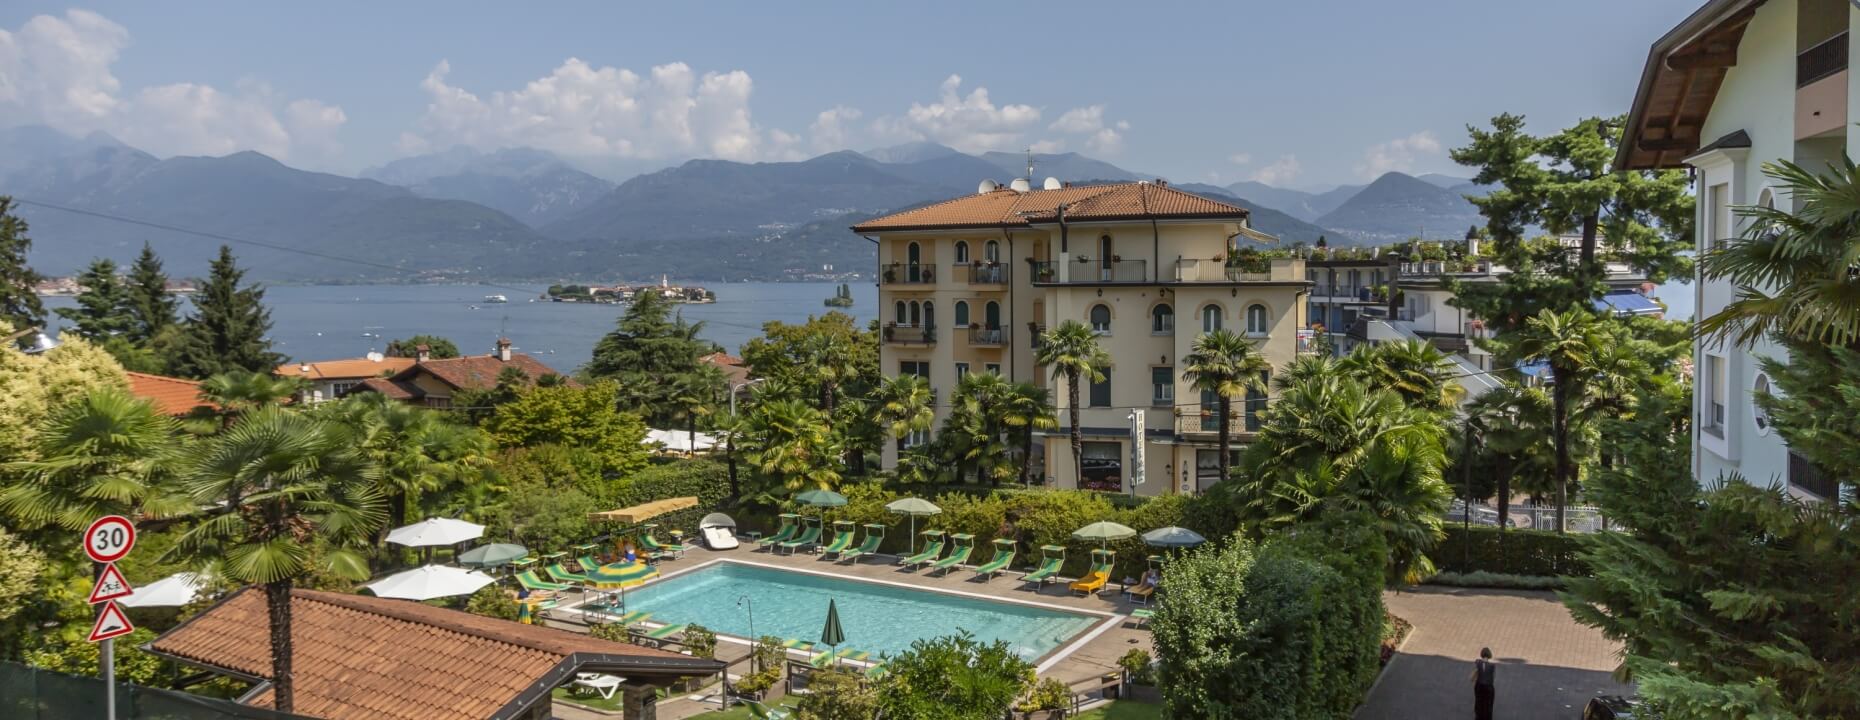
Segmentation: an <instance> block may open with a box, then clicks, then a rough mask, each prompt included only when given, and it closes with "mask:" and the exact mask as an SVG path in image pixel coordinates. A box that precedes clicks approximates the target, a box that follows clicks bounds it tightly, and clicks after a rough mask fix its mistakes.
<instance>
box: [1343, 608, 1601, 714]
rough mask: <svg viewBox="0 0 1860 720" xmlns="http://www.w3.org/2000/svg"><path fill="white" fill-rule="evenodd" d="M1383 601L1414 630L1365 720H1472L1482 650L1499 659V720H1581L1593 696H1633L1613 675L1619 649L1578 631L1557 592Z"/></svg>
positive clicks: (1588, 631) (1365, 706) (1592, 632)
mask: <svg viewBox="0 0 1860 720" xmlns="http://www.w3.org/2000/svg"><path fill="white" fill-rule="evenodd" d="M1386 602H1387V603H1388V608H1389V611H1390V612H1392V613H1394V614H1396V615H1397V616H1399V617H1402V618H1406V619H1407V620H1408V621H1409V622H1411V623H1414V631H1413V633H1411V634H1410V635H1409V636H1408V640H1407V642H1406V643H1405V644H1404V645H1403V646H1402V648H1401V652H1400V653H1399V654H1397V655H1396V657H1395V659H1394V660H1393V661H1391V662H1390V663H1389V665H1388V667H1387V668H1386V669H1384V670H1383V672H1382V678H1381V680H1380V681H1378V682H1377V684H1376V687H1375V688H1374V689H1373V690H1371V691H1370V693H1369V698H1368V700H1367V701H1366V702H1365V703H1364V704H1363V706H1362V707H1361V708H1359V709H1358V710H1357V713H1356V717H1357V718H1358V719H1359V720H1411V719H1412V720H1421V719H1423V718H1426V719H1427V720H1434V719H1435V718H1470V717H1472V716H1473V706H1472V702H1473V692H1472V679H1471V678H1472V661H1473V659H1474V658H1477V657H1478V656H1479V649H1480V648H1482V647H1490V648H1492V655H1493V657H1494V658H1495V659H1496V660H1497V662H1498V673H1497V677H1496V680H1497V685H1498V696H1497V697H1498V700H1497V703H1496V704H1495V705H1494V708H1493V709H1494V713H1493V714H1494V716H1495V717H1498V718H1503V719H1504V720H1538V719H1542V720H1575V719H1576V718H1579V717H1581V716H1582V706H1583V704H1584V703H1587V702H1588V700H1589V698H1591V697H1594V696H1595V695H1597V694H1603V693H1613V694H1625V693H1628V692H1630V689H1629V688H1628V687H1627V686H1624V685H1621V684H1619V683H1616V682H1614V680H1613V679H1612V676H1611V673H1612V671H1613V670H1614V668H1615V667H1616V666H1617V665H1618V664H1620V653H1621V646H1620V644H1619V643H1615V642H1613V641H1610V640H1608V639H1607V638H1604V637H1602V634H1601V633H1600V632H1598V631H1596V630H1595V629H1594V628H1591V627H1587V626H1584V625H1578V624H1576V621H1575V620H1574V619H1572V618H1571V617H1570V616H1569V611H1568V609H1566V608H1564V607H1563V605H1562V603H1560V602H1558V600H1557V598H1556V596H1555V595H1554V594H1553V593H1549V592H1541V591H1514V590H1478V589H1466V588H1436V587H1423V588H1419V589H1415V590H1410V591H1404V592H1400V593H1389V594H1388V595H1387V596H1386Z"/></svg>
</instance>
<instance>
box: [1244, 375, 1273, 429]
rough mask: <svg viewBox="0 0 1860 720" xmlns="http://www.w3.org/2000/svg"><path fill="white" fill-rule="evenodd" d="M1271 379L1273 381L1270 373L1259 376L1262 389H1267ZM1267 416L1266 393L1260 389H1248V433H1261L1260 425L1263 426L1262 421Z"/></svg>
mask: <svg viewBox="0 0 1860 720" xmlns="http://www.w3.org/2000/svg"><path fill="white" fill-rule="evenodd" d="M1270 379H1271V376H1270V374H1269V373H1260V374H1259V384H1260V387H1261V388H1263V387H1265V386H1266V383H1267V382H1269V381H1270ZM1265 416H1266V391H1265V390H1262V389H1258V388H1247V391H1246V431H1247V432H1259V428H1260V425H1261V424H1262V421H1263V419H1264V418H1265Z"/></svg>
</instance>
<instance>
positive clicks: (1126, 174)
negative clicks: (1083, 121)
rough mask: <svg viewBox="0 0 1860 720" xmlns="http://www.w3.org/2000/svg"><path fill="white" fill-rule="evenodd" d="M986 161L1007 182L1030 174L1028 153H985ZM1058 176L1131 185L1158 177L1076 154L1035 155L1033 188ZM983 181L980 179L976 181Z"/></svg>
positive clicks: (983, 156) (1076, 179)
mask: <svg viewBox="0 0 1860 720" xmlns="http://www.w3.org/2000/svg"><path fill="white" fill-rule="evenodd" d="M981 158H982V159H983V160H987V161H988V162H990V163H993V164H994V166H995V167H998V168H1000V169H1001V170H1000V172H1001V173H1002V174H1003V175H1004V176H1005V178H1007V179H1013V178H1017V177H1022V176H1024V175H1026V174H1027V154H1026V153H1011V152H985V153H982V154H981ZM1049 177H1056V178H1059V179H1060V180H1068V181H1073V182H1077V181H1079V180H1081V179H1084V178H1092V179H1097V180H1114V181H1117V182H1129V181H1132V180H1150V179H1154V178H1155V177H1156V176H1155V175H1142V174H1139V173H1134V172H1131V171H1129V170H1125V169H1123V168H1121V167H1118V166H1116V165H1112V164H1110V163H1108V162H1105V161H1103V160H1094V159H1092V158H1088V157H1085V156H1084V155H1080V154H1078V153H1075V152H1069V153H1057V154H1046V153H1034V154H1033V178H1031V179H1032V180H1033V186H1034V187H1039V186H1040V181H1041V180H1043V179H1045V178H1049ZM976 179H977V180H980V179H981V178H976Z"/></svg>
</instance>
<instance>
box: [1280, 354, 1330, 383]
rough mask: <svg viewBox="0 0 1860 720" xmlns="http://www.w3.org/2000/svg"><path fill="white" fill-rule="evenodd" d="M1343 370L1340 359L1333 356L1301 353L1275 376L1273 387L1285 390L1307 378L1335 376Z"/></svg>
mask: <svg viewBox="0 0 1860 720" xmlns="http://www.w3.org/2000/svg"><path fill="white" fill-rule="evenodd" d="M1343 372H1344V370H1343V368H1342V367H1341V365H1340V364H1339V362H1338V360H1337V359H1336V358H1334V357H1332V356H1329V355H1300V356H1298V357H1297V358H1294V359H1293V360H1292V361H1291V362H1288V363H1286V364H1285V367H1283V368H1281V369H1280V370H1279V373H1278V374H1277V375H1275V376H1273V378H1272V387H1273V389H1275V390H1285V389H1287V388H1290V387H1292V386H1294V385H1298V384H1300V383H1303V382H1305V381H1307V380H1315V379H1318V378H1326V377H1333V376H1336V375H1338V374H1340V373H1343Z"/></svg>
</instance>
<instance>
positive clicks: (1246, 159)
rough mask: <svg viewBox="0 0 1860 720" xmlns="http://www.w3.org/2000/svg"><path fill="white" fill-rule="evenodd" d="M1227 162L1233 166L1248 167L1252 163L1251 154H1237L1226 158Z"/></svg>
mask: <svg viewBox="0 0 1860 720" xmlns="http://www.w3.org/2000/svg"><path fill="white" fill-rule="evenodd" d="M1227 161H1228V162H1230V163H1233V164H1235V165H1248V164H1251V163H1252V162H1253V154H1252V153H1243V152H1238V153H1234V154H1232V155H1228V156H1227Z"/></svg>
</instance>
